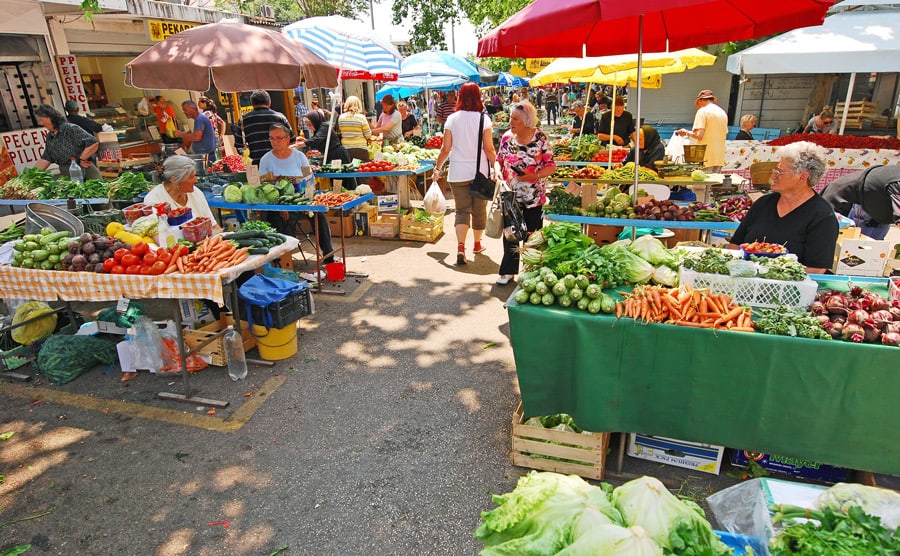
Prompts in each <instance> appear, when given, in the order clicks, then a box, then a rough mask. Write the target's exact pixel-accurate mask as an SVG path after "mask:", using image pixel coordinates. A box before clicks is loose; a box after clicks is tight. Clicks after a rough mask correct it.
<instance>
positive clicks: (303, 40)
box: [281, 15, 403, 81]
mask: <svg viewBox="0 0 900 556" xmlns="http://www.w3.org/2000/svg"><path fill="white" fill-rule="evenodd" d="M281 32H282V33H284V34H285V35H287V36H288V37H290V38H291V39H293V40H295V41H297V42H299V43H300V44H302V45H303V46H305V47H306V48H308V49H310V50H312V51H313V52H314V53H316V54H318V55H319V56H321V57H322V58H324V59H325V60H326V61H327V62H328V63H330V64H332V65H334V66H337V67H342V68H343V71H342V78H343V79H378V80H381V81H393V80H396V79H397V75H398V74H399V73H400V61H401V60H402V59H403V56H402V55H401V54H400V52H399V51H398V50H397V48H396V47H395V46H394V45H392V44H391V43H390V42H388V41H387V40H385V39H382V38H380V37H378V36H377V35H376V34H375V32H374V31H372V30H370V29H369V28H368V27H366V26H365V24H363V23H362V22H359V21H355V20H352V19H348V18H346V17H341V16H337V15H332V16H325V17H309V18H306V19H301V20H300V21H297V22H295V23H291V24H290V25H288V26H287V27H285V28H284V29H282V30H281Z"/></svg>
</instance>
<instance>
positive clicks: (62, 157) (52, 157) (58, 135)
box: [34, 104, 102, 180]
mask: <svg viewBox="0 0 900 556" xmlns="http://www.w3.org/2000/svg"><path fill="white" fill-rule="evenodd" d="M34 115H35V116H37V120H38V123H39V124H41V125H42V126H44V127H45V128H47V131H48V133H47V140H46V145H45V146H44V152H43V153H41V158H40V160H38V161H37V162H36V163H35V165H34V167H35V168H38V169H40V170H46V169H47V168H48V167H49V166H50V165H51V164H57V165H59V173H60V174H62V175H64V176H68V175H69V166H70V165H71V164H72V159H73V158H74V159H75V160H76V161H77V162H78V165H79V166H81V171H82V173H83V174H84V179H85V180H99V179H102V176H100V170H99V169H98V168H97V166H96V165H95V164H94V161H93V160H92V158H93V156H94V154H95V153H96V152H97V149H98V148H99V147H100V141H99V140H98V139H97V137H95V136H94V135H91V134H90V133H88V132H87V131H85V130H83V129H81V127H79V126H77V125H75V124H73V123H69V122H68V121H67V120H66V117H65V116H63V115H62V112H60V111H59V110H57V109H56V108H54V107H53V106H51V105H49V104H41V105H40V106H38V107H37V108H36V109H35V111H34Z"/></svg>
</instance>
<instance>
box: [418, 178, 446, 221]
mask: <svg viewBox="0 0 900 556" xmlns="http://www.w3.org/2000/svg"><path fill="white" fill-rule="evenodd" d="M423 201H424V204H425V211H426V212H430V213H431V214H444V213H445V212H447V199H445V198H444V193H443V192H442V191H441V186H440V185H438V183H437V182H436V181H433V182H431V185H430V186H429V187H428V191H426V192H425V199H424V200H423Z"/></svg>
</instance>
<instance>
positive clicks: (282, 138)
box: [269, 135, 287, 141]
mask: <svg viewBox="0 0 900 556" xmlns="http://www.w3.org/2000/svg"><path fill="white" fill-rule="evenodd" d="M284 139H287V136H285V135H281V136H278V137H274V136H272V135H269V141H282V140H284Z"/></svg>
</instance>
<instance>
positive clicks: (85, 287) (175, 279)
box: [0, 236, 299, 304]
mask: <svg viewBox="0 0 900 556" xmlns="http://www.w3.org/2000/svg"><path fill="white" fill-rule="evenodd" d="M298 244H299V241H298V240H297V238H293V237H288V236H285V242H284V243H282V244H281V245H279V246H278V247H275V248H273V249H271V250H270V251H269V253H268V254H266V255H252V256H250V257H247V259H245V260H244V262H242V263H241V264H239V265H237V266H233V267H230V268H225V269H222V270H221V271H219V272H215V273H202V274H201V273H193V274H178V273H175V274H165V275H161V276H138V275H130V274H98V273H96V272H63V271H56V270H35V269H29V268H14V267H11V266H9V265H3V266H0V297H2V298H3V299H34V300H39V301H56V300H57V299H61V300H64V301H114V300H117V299H119V298H120V297H123V296H124V297H127V298H128V299H150V298H157V299H209V300H211V301H215V302H217V303H219V304H222V303H224V302H225V300H224V296H223V293H222V284H227V283H229V282H231V281H233V280H234V279H235V278H237V277H238V276H239V275H241V274H242V273H244V272H246V271H248V270H254V269H256V268H259V267H261V266H262V265H264V264H265V263H266V262H268V261H271V260H274V259H277V258H279V257H281V256H282V255H283V254H285V253H292V252H293V251H295V250H296V249H297V246H298Z"/></svg>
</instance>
